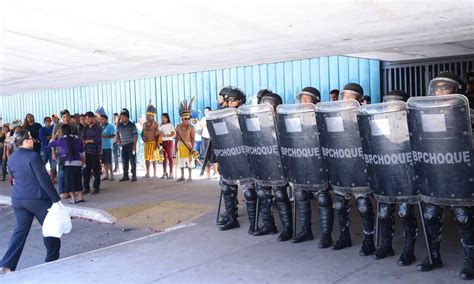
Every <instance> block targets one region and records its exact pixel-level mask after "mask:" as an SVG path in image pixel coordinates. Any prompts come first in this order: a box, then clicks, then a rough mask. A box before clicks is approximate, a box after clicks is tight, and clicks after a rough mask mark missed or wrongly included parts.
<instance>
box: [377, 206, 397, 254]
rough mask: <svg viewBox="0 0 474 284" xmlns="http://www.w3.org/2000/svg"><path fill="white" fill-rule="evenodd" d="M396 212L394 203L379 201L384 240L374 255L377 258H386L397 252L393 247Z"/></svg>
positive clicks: (381, 229)
mask: <svg viewBox="0 0 474 284" xmlns="http://www.w3.org/2000/svg"><path fill="white" fill-rule="evenodd" d="M394 214H395V210H394V205H393V204H388V203H384V202H380V203H379V224H380V231H381V234H380V235H381V237H382V242H381V245H380V247H378V248H377V250H376V251H375V253H374V255H373V256H374V258H375V259H384V258H386V257H389V256H393V255H394V254H395V252H394V251H393V248H392V239H393V232H394V231H395V218H394V216H393V215H394Z"/></svg>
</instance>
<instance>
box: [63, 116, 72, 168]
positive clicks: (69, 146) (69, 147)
mask: <svg viewBox="0 0 474 284" xmlns="http://www.w3.org/2000/svg"><path fill="white" fill-rule="evenodd" d="M61 131H62V132H63V135H66V145H67V155H66V157H67V158H68V160H69V161H71V160H72V157H74V136H73V135H71V133H72V129H71V126H70V125H69V124H63V126H62V127H61Z"/></svg>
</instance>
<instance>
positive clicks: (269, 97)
mask: <svg viewBox="0 0 474 284" xmlns="http://www.w3.org/2000/svg"><path fill="white" fill-rule="evenodd" d="M257 99H258V103H259V104H269V105H271V106H272V107H273V109H274V110H275V109H276V107H277V106H278V105H280V104H282V103H283V101H282V99H281V97H280V96H279V95H278V94H275V93H273V92H272V91H270V90H268V89H263V90H260V91H259V92H258V94H257ZM287 188H288V185H287V186H273V187H272V186H262V185H258V184H257V196H258V200H259V204H260V205H259V209H260V212H261V214H262V222H263V226H262V227H260V228H259V229H258V230H257V231H256V232H254V234H253V235H254V236H262V235H267V234H276V233H277V228H276V225H275V220H274V218H273V216H272V209H271V207H272V205H273V197H275V206H276V208H277V210H278V214H279V216H280V220H281V223H282V227H283V228H282V233H281V234H280V236H278V240H279V241H287V240H289V239H291V238H292V236H293V225H292V223H293V222H292V216H291V203H290V199H289V197H288V192H287ZM272 189H273V194H274V196H273V195H272Z"/></svg>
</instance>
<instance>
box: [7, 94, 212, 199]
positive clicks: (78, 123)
mask: <svg viewBox="0 0 474 284" xmlns="http://www.w3.org/2000/svg"><path fill="white" fill-rule="evenodd" d="M192 104H193V100H191V101H190V102H189V104H188V103H187V101H184V102H182V105H180V113H181V123H179V124H178V125H176V127H175V126H174V125H173V124H172V122H171V119H170V116H169V115H168V113H163V114H162V115H161V121H157V119H156V114H157V110H156V107H155V106H153V105H152V104H151V102H150V104H149V105H148V107H147V109H146V120H145V121H144V122H143V123H142V124H141V125H140V124H138V123H137V124H136V123H134V122H132V121H131V120H130V112H129V110H128V109H126V108H124V109H122V111H121V112H120V113H114V115H113V119H112V121H111V122H109V117H108V116H107V114H106V112H105V110H104V108H103V107H99V108H98V109H97V110H96V111H95V112H92V111H88V112H86V113H84V114H74V115H71V113H70V112H69V111H68V110H67V109H64V110H62V111H61V112H60V114H59V115H57V114H52V115H51V116H46V117H44V118H43V125H41V124H40V123H38V122H37V121H36V120H35V117H34V115H33V114H31V113H29V114H27V115H26V116H25V119H24V121H23V122H21V121H13V122H12V123H9V124H8V123H4V124H3V125H2V127H1V133H0V157H1V158H2V161H1V180H2V181H7V176H8V173H9V170H8V160H9V157H10V156H11V155H12V154H13V152H15V150H16V148H17V146H16V145H15V143H14V134H15V133H17V132H18V131H20V130H25V131H28V133H30V135H31V137H32V139H33V150H34V151H35V152H36V153H37V154H39V155H40V157H41V159H42V161H43V164H44V165H45V166H47V168H48V169H49V175H50V178H51V181H52V182H53V183H54V184H57V188H58V191H59V194H60V196H61V198H63V199H69V202H70V203H71V204H75V203H80V202H84V201H85V199H84V195H85V194H87V195H94V194H98V193H100V191H101V182H103V181H115V179H116V175H117V174H118V173H119V171H120V168H119V167H120V164H119V160H121V163H122V172H123V175H122V176H121V178H120V179H118V180H119V181H120V182H124V181H131V182H136V181H137V162H138V161H137V156H138V154H137V150H139V151H143V153H142V155H143V160H144V166H145V171H146V173H145V175H144V176H143V178H158V172H157V170H158V169H157V167H158V163H159V162H162V175H161V177H160V178H161V179H167V180H173V179H174V180H176V181H178V182H181V181H185V180H187V181H191V180H192V169H193V168H194V167H195V162H196V161H198V162H199V161H200V159H201V158H202V156H203V155H204V153H205V150H206V147H207V145H208V144H209V133H208V131H207V126H206V121H205V117H203V118H202V119H201V120H198V115H199V112H197V111H194V110H192V109H191V108H192ZM210 109H211V108H209V107H208V108H206V112H207V111H209V110H210ZM137 126H138V127H137ZM196 137H198V139H196ZM141 144H143V147H141V148H139V146H140V145H141ZM203 145H204V146H203ZM175 160H176V161H175ZM175 166H177V168H179V171H180V176H179V178H176V179H175V170H174V168H175ZM210 167H211V165H210V166H209V169H208V171H207V177H208V178H211V176H210ZM185 168H188V175H187V178H185V174H184V170H185ZM151 170H152V172H151ZM216 175H217V166H216V165H214V174H213V176H214V177H215V176H216ZM13 179H14V177H13V176H12V177H11V180H13Z"/></svg>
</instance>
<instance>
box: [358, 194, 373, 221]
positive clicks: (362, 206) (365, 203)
mask: <svg viewBox="0 0 474 284" xmlns="http://www.w3.org/2000/svg"><path fill="white" fill-rule="evenodd" d="M356 204H357V210H359V213H360V215H361V216H363V217H364V216H366V215H367V214H369V213H370V209H371V208H372V203H371V202H370V199H369V198H368V197H359V198H357V199H356Z"/></svg>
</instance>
